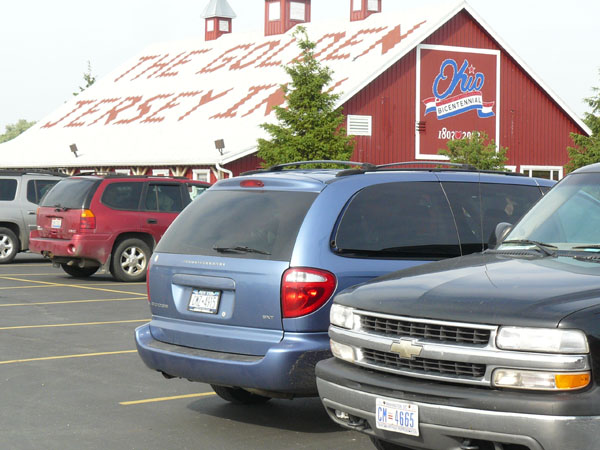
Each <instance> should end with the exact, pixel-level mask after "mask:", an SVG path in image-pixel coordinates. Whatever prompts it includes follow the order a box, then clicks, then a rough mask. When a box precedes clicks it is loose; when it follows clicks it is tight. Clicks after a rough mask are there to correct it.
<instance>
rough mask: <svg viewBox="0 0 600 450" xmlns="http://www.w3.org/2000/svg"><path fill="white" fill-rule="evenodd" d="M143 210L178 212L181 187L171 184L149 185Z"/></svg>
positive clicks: (179, 209)
mask: <svg viewBox="0 0 600 450" xmlns="http://www.w3.org/2000/svg"><path fill="white" fill-rule="evenodd" d="M144 207H145V209H147V210H149V211H160V212H179V211H181V210H182V209H183V206H182V204H181V186H179V185H173V184H151V185H150V186H149V187H148V193H147V194H146V202H145V205H144Z"/></svg>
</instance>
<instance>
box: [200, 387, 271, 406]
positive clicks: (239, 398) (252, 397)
mask: <svg viewBox="0 0 600 450" xmlns="http://www.w3.org/2000/svg"><path fill="white" fill-rule="evenodd" d="M210 387H212V388H213V391H215V393H216V394H217V395H218V396H219V397H221V398H222V399H223V400H227V401H228V402H231V403H235V404H237V405H257V404H260V403H265V402H268V401H269V400H271V397H264V396H262V395H258V394H253V393H252V392H249V391H247V390H245V389H242V388H238V387H228V386H219V385H216V384H211V385H210Z"/></svg>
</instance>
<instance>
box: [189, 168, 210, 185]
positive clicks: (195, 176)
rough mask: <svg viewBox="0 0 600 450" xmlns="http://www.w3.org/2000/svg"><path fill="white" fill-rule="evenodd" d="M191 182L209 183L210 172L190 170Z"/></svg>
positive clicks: (206, 170)
mask: <svg viewBox="0 0 600 450" xmlns="http://www.w3.org/2000/svg"><path fill="white" fill-rule="evenodd" d="M192 180H200V181H206V182H207V183H210V170H208V169H192Z"/></svg>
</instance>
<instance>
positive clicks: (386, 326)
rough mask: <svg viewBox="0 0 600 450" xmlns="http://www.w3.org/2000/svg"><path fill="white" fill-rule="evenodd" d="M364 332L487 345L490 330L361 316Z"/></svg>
mask: <svg viewBox="0 0 600 450" xmlns="http://www.w3.org/2000/svg"><path fill="white" fill-rule="evenodd" d="M360 320H361V326H362V328H363V330H364V331H367V332H372V333H377V334H381V335H385V336H393V337H413V338H422V339H431V340H436V341H441V342H450V343H464V344H474V345H487V344H488V342H489V340H490V330H485V329H480V328H470V327H459V326H452V325H445V324H444V325H442V324H432V323H424V322H416V321H410V320H399V319H392V318H387V317H377V316H365V315H363V316H361V319H360Z"/></svg>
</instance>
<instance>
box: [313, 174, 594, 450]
mask: <svg viewBox="0 0 600 450" xmlns="http://www.w3.org/2000/svg"><path fill="white" fill-rule="evenodd" d="M508 230H510V225H509V224H503V225H501V226H499V227H498V229H497V232H496V235H497V238H499V239H500V240H501V244H500V245H499V246H498V247H496V248H494V249H489V250H487V251H485V252H484V253H479V254H474V255H470V256H465V257H461V258H455V259H453V260H447V261H442V262H436V263H432V264H430V265H427V266H420V267H416V268H412V269H409V270H404V271H401V272H396V273H394V274H390V275H388V276H385V277H382V278H379V279H376V280H374V281H372V282H368V283H366V284H363V285H360V286H357V287H354V288H351V289H349V290H346V291H345V292H342V293H340V294H339V295H338V296H337V297H336V298H335V299H334V304H333V306H332V308H331V327H330V329H329V336H330V338H331V349H332V351H333V354H334V356H335V358H332V359H329V360H327V361H322V362H321V363H319V364H318V365H317V384H318V387H319V394H320V396H321V399H322V401H323V403H324V405H325V407H326V409H327V411H328V413H329V415H330V416H331V418H332V419H333V420H335V421H336V422H337V423H339V424H341V425H343V426H345V427H347V428H351V429H354V430H358V431H362V432H364V433H367V434H369V435H370V436H371V438H372V440H373V441H374V443H375V445H376V447H377V448H380V449H432V450H433V449H435V450H449V449H451V450H455V449H480V450H488V449H489V450H493V449H508V450H584V449H585V450H591V449H597V448H599V443H598V437H599V436H600V320H599V317H600V164H595V165H591V166H587V167H585V168H582V169H579V170H577V171H575V172H573V173H572V174H570V175H568V176H567V177H565V178H564V179H563V180H562V181H561V182H560V183H559V184H558V185H557V186H556V187H554V188H553V189H552V190H551V191H550V192H549V193H548V195H546V196H545V197H544V198H543V199H542V200H540V202H539V203H537V204H536V205H535V206H534V207H533V208H532V209H531V210H530V211H529V212H528V213H527V214H526V215H525V216H524V217H523V218H522V219H521V221H520V222H518V223H517V224H516V225H515V226H514V228H513V229H512V231H509V232H508V235H506V232H507V231H508ZM505 235H506V236H505ZM503 236H505V237H504V238H503Z"/></svg>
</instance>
